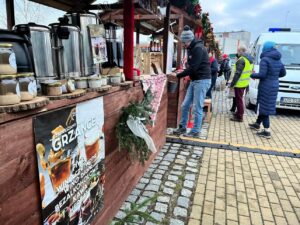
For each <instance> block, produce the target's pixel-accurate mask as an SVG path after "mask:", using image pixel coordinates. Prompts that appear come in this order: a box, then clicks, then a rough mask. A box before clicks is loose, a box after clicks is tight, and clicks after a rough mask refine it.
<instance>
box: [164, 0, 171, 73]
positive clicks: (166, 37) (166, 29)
mask: <svg viewBox="0 0 300 225" xmlns="http://www.w3.org/2000/svg"><path fill="white" fill-rule="evenodd" d="M169 30H170V2H168V5H167V9H166V17H165V21H164V45H163V48H164V49H163V53H164V54H163V55H164V65H163V66H164V68H163V71H164V73H165V74H166V73H167V61H168V43H169Z"/></svg>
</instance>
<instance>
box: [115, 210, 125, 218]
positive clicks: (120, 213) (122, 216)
mask: <svg viewBox="0 0 300 225" xmlns="http://www.w3.org/2000/svg"><path fill="white" fill-rule="evenodd" d="M125 216H126V213H124V212H123V211H120V210H119V211H118V213H117V214H116V216H115V217H116V218H118V219H123V218H124V217H125Z"/></svg>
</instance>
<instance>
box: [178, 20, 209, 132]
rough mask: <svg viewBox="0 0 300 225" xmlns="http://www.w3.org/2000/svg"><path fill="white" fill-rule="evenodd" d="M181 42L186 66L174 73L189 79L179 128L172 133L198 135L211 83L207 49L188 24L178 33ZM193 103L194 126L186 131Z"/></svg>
mask: <svg viewBox="0 0 300 225" xmlns="http://www.w3.org/2000/svg"><path fill="white" fill-rule="evenodd" d="M180 39H181V42H182V43H183V45H184V47H185V48H186V49H187V53H188V59H187V68H186V69H185V70H184V71H183V72H181V73H178V74H177V75H176V74H172V75H176V76H177V78H183V77H186V76H189V77H190V79H191V82H190V85H189V87H188V90H187V93H186V96H185V99H184V101H183V103H182V105H181V120H180V125H179V128H178V129H176V130H175V131H174V132H173V133H174V134H175V135H181V134H184V136H187V137H199V135H200V130H201V126H202V115H203V107H204V100H205V96H206V93H207V91H208V89H209V87H210V85H211V71H210V62H209V57H208V53H207V50H206V48H205V46H204V45H203V42H202V40H197V39H195V37H194V33H193V31H192V30H191V29H190V27H189V26H187V25H186V26H184V29H183V31H182V33H181V35H180ZM192 104H193V114H194V127H193V128H192V129H191V131H190V132H189V133H186V131H187V130H186V126H187V123H188V117H189V111H190V107H191V105H192Z"/></svg>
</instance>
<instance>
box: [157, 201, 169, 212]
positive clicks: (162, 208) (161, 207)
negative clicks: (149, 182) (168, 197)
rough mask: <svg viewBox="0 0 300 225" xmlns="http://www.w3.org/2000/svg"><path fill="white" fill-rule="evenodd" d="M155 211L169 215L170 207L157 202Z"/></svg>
mask: <svg viewBox="0 0 300 225" xmlns="http://www.w3.org/2000/svg"><path fill="white" fill-rule="evenodd" d="M155 210H156V211H158V212H163V213H167V212H168V205H167V204H164V203H159V202H157V203H156V204H155Z"/></svg>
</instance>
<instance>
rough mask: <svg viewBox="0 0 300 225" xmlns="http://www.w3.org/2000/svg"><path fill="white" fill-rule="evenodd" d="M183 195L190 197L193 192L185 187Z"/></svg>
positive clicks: (182, 191)
mask: <svg viewBox="0 0 300 225" xmlns="http://www.w3.org/2000/svg"><path fill="white" fill-rule="evenodd" d="M181 195H182V196H184V197H188V198H189V197H191V195H192V192H191V191H190V190H188V189H185V188H183V189H182V190H181Z"/></svg>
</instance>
